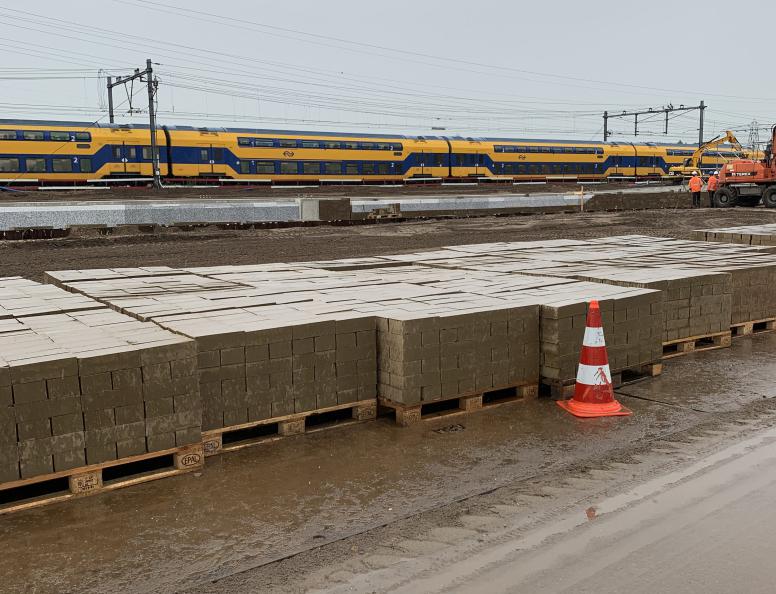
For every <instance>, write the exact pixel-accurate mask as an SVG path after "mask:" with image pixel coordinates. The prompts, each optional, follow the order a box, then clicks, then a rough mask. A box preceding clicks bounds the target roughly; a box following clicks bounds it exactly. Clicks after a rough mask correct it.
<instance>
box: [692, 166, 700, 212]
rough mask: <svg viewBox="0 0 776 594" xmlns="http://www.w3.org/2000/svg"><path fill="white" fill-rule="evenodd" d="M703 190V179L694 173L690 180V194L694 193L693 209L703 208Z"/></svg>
mask: <svg viewBox="0 0 776 594" xmlns="http://www.w3.org/2000/svg"><path fill="white" fill-rule="evenodd" d="M702 189H703V178H702V177H701V176H700V175H698V172H697V171H693V172H692V177H691V178H690V192H692V207H693V208H700V207H701V190H702Z"/></svg>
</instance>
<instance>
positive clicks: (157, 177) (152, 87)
mask: <svg viewBox="0 0 776 594" xmlns="http://www.w3.org/2000/svg"><path fill="white" fill-rule="evenodd" d="M143 77H145V79H144V78H143ZM136 79H140V81H141V82H142V81H143V80H145V82H146V83H147V84H148V123H149V126H148V128H149V132H150V133H151V169H152V171H153V178H154V182H153V183H154V188H157V189H161V187H162V178H161V171H160V169H159V147H158V144H157V142H156V108H155V105H154V101H155V99H156V90H157V87H158V85H159V83H158V81H156V80H154V69H153V66H152V62H151V60H150V59H148V60H146V67H145V70H140V69H139V68H136V69H135V73H134V74H133V75H131V76H125V77H123V78H122V77H120V76H119V77H117V78H116V80H115V82H114V81H113V77H111V76H109V77H108V119H109V120H110V123H111V124H113V123H114V121H115V114H114V111H113V89H114V87H117V86H119V85H125V84H127V83H128V82H131V81H133V80H136ZM131 108H132V98H131V97H130V109H131Z"/></svg>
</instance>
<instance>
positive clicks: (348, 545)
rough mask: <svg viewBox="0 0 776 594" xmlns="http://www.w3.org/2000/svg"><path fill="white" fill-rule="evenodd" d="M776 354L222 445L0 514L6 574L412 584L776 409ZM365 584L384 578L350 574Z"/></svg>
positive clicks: (725, 357)
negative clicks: (585, 395) (448, 413)
mask: <svg viewBox="0 0 776 594" xmlns="http://www.w3.org/2000/svg"><path fill="white" fill-rule="evenodd" d="M774 218H776V213H773V212H771V211H766V210H763V209H757V210H751V209H733V210H695V211H691V210H658V211H638V212H617V213H605V212H602V213H588V214H573V215H572V214H548V215H530V216H519V217H491V218H477V219H462V220H443V221H440V220H437V221H419V222H412V223H400V224H385V225H374V226H361V227H314V228H288V229H273V230H250V231H218V232H214V231H192V232H188V233H186V232H176V233H169V234H166V235H163V236H160V235H154V236H146V235H129V236H121V237H117V236H114V237H91V238H89V237H84V238H77V239H76V238H71V239H64V240H40V241H12V242H3V243H0V262H1V263H2V264H1V266H2V268H1V270H2V274H3V275H8V274H20V275H23V276H27V277H30V278H36V279H40V277H41V273H42V272H43V271H44V270H51V269H62V268H91V267H94V268H105V267H111V266H137V265H160V264H166V265H170V266H201V265H209V264H216V263H218V264H225V263H253V262H271V261H284V260H285V261H298V260H306V259H313V258H314V259H321V258H325V259H329V258H341V257H350V256H367V255H374V254H384V253H395V252H402V251H413V250H418V249H428V248H435V247H439V246H443V245H448V244H462V243H477V242H489V241H503V240H521V239H525V240H533V239H543V238H556V237H570V238H584V237H598V236H604V235H617V234H631V233H644V234H649V235H666V236H674V237H682V238H686V237H689V232H690V231H691V230H693V229H698V228H706V227H719V226H731V225H735V224H752V223H755V222H758V223H759V222H772V221H773V219H774ZM774 352H776V334H764V335H759V336H755V337H743V338H740V339H736V340H735V342H734V345H733V347H732V348H731V349H724V350H717V351H711V352H706V353H697V354H691V355H688V356H685V357H682V358H678V359H674V360H671V361H670V362H669V364H667V366H666V370H665V372H664V375H663V376H662V377H660V378H656V379H652V380H649V381H643V382H641V383H635V384H631V385H626V386H624V387H623V388H621V389H620V390H619V391H618V398H620V399H621V400H622V401H623V403H624V404H626V406H628V407H629V408H631V409H632V410H633V411H634V413H635V414H634V416H633V417H627V418H609V419H595V420H587V421H580V420H578V419H575V418H573V417H571V416H570V415H567V414H566V413H565V412H563V411H562V410H561V409H560V408H559V407H557V406H556V405H555V404H554V402H552V401H550V400H540V401H539V402H535V403H512V404H507V405H504V406H501V407H496V408H492V409H488V410H486V411H482V412H479V413H476V414H472V415H467V416H456V417H442V418H439V419H435V420H431V421H428V422H424V423H422V424H421V425H419V426H415V427H410V428H399V427H396V426H395V425H394V424H393V423H392V421H391V420H390V419H388V418H381V419H378V420H377V421H376V422H370V423H362V424H356V425H350V426H346V427H334V428H330V429H328V430H325V431H320V432H317V433H312V434H308V435H302V436H297V437H293V438H286V439H281V440H278V441H274V442H271V443H265V444H262V445H258V446H256V447H253V448H248V449H244V450H241V451H239V452H234V453H229V454H224V455H221V456H217V457H214V458H210V459H208V463H207V465H206V466H205V468H204V470H203V471H202V472H198V473H196V474H189V475H184V476H179V477H175V478H169V479H164V480H159V481H153V482H149V483H146V484H143V485H137V486H135V487H131V488H128V489H123V490H118V491H114V492H110V493H105V494H101V495H99V496H96V497H90V498H83V499H80V500H77V501H70V502H66V503H63V504H60V505H53V506H49V507H46V508H40V509H37V510H29V511H25V512H20V513H15V514H12V515H8V516H0V547H2V550H3V551H4V554H3V555H2V556H0V575H2V576H3V583H2V585H0V591H3V592H6V591H7V592H30V593H32V592H34V593H36V594H37V593H42V592H46V593H47V592H52V593H54V592H56V593H58V594H59V593H63V592H79V593H90V592H119V591H120V592H143V593H145V592H149V593H150V592H181V591H185V592H192V593H198V594H201V593H204V592H207V593H227V592H228V593H230V594H234V593H241V592H245V593H247V592H275V591H277V592H303V591H311V590H322V591H327V590H336V589H339V588H343V589H344V591H355V592H360V591H377V592H382V591H388V590H389V589H390V588H391V587H393V586H392V584H394V582H396V581H397V580H398V583H404V584H405V586H406V584H412V583H413V582H412V580H414V579H416V577H417V576H418V575H419V574H420V573H422V571H423V568H424V567H439V564H440V563H454V562H455V559H456V557H455V555H456V554H461V551H464V553H463V554H464V555H465V554H466V551H472V550H474V549H476V547H477V546H478V545H479V544H482V543H484V542H485V541H486V540H487V541H490V540H492V539H498V538H501V536H500V534H501V532H503V531H505V530H506V531H510V534H511V533H515V532H519V531H521V530H527V529H528V528H531V527H536V526H537V525H541V523H542V522H545V521H547V520H549V519H552V518H555V517H557V516H558V514H559V513H561V512H562V511H563V510H568V509H577V510H580V509H581V510H584V509H586V508H587V506H588V505H590V504H589V503H588V500H589V499H590V497H591V496H593V495H598V494H601V493H606V492H615V493H616V492H618V490H620V489H625V488H628V486H629V485H632V484H634V482H637V481H642V480H644V479H646V478H649V477H650V476H653V475H655V474H660V473H665V472H668V471H670V470H672V469H674V468H677V467H679V466H681V465H682V464H686V463H688V461H691V460H693V459H695V457H697V456H699V455H702V454H704V453H708V452H710V451H714V450H715V448H718V447H722V446H723V445H724V444H725V443H728V442H730V441H735V440H738V439H741V438H742V437H743V436H745V435H747V434H748V433H749V432H751V431H752V430H753V429H754V428H757V427H762V426H767V425H771V424H773V423H774V421H776V404H774V403H776V400H774V398H775V397H776V387H774V386H776V365H774V363H773V353H774ZM452 545H454V546H455V547H457V548H456V549H455V551H453V550H449V549H448V547H450V546H452ZM431 554H435V555H438V556H441V557H436V558H435V559H431V560H429V559H428V556H429V555H431ZM440 558H441V561H440ZM435 564H436V565H435ZM373 572H378V573H379V575H377V576H376V577H375V576H373ZM386 575H387V576H388V577H386ZM373 577H374V580H373ZM364 580H366V581H364ZM375 580H376V581H375ZM364 583H369V584H373V586H372V587H370V588H367V589H363V588H361V587H360V586H358V587H355V588H350V585H351V584H364ZM374 584H376V585H374Z"/></svg>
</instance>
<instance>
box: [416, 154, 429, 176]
mask: <svg viewBox="0 0 776 594" xmlns="http://www.w3.org/2000/svg"><path fill="white" fill-rule="evenodd" d="M427 157H428V155H427V154H426V153H425V151H420V157H419V159H420V160H419V162H418V165H419V166H420V175H426V158H427Z"/></svg>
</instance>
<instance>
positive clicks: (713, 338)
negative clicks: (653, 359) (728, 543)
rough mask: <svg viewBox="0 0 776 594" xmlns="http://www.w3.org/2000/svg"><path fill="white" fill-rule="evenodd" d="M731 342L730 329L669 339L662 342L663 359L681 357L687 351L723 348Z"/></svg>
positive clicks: (694, 351)
mask: <svg viewBox="0 0 776 594" xmlns="http://www.w3.org/2000/svg"><path fill="white" fill-rule="evenodd" d="M730 344H731V333H730V330H726V331H725V332H715V333H714V334H706V335H704V336H691V337H689V338H680V339H678V340H669V341H668V342H664V343H663V359H671V358H673V357H681V356H682V355H686V354H688V353H696V352H699V351H712V350H714V349H725V348H727V347H729V346H730Z"/></svg>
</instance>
